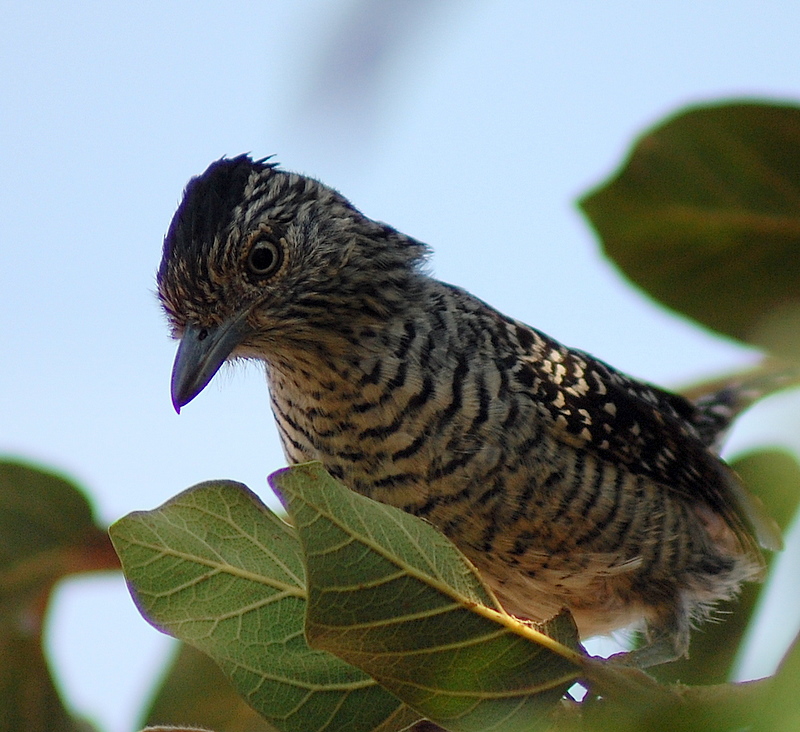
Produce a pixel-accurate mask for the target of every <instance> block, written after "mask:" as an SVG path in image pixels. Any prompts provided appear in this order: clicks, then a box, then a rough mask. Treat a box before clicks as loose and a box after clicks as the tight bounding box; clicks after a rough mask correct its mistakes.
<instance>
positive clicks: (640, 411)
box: [521, 331, 780, 555]
mask: <svg viewBox="0 0 800 732" xmlns="http://www.w3.org/2000/svg"><path fill="white" fill-rule="evenodd" d="M535 333H536V336H537V338H536V342H535V344H534V346H533V347H532V348H531V349H530V351H531V352H530V353H529V354H526V356H524V357H523V358H522V359H521V363H522V364H523V366H522V367H523V368H524V367H526V366H527V368H530V369H533V371H534V374H535V378H534V379H533V385H532V387H531V389H532V392H533V396H534V398H535V399H536V401H537V403H538V404H539V405H540V406H541V407H543V408H544V411H545V412H546V415H547V416H548V417H549V418H550V420H551V422H552V429H553V433H554V434H555V435H556V436H557V437H558V439H560V440H562V441H563V442H565V443H567V444H569V445H572V446H573V447H576V448H579V449H585V450H588V451H590V452H592V453H594V454H595V455H597V456H598V457H600V458H601V459H603V460H606V461H608V462H610V463H614V464H623V465H625V466H626V468H627V469H628V470H629V471H631V472H632V473H635V474H639V475H643V476H646V477H648V478H650V479H652V480H653V481H655V482H656V483H658V484H660V485H663V486H664V487H665V488H666V489H668V490H670V491H672V492H675V493H678V494H680V495H681V496H683V497H684V498H685V499H687V500H689V501H700V502H703V503H706V504H707V505H708V506H710V507H711V508H712V509H713V510H714V511H716V512H717V513H719V514H720V515H721V516H722V517H724V519H725V521H726V522H727V523H728V525H729V526H730V527H731V529H733V531H734V532H735V533H736V535H737V537H738V538H739V540H740V542H741V543H742V545H743V547H745V548H747V549H749V550H752V551H753V553H754V554H756V555H757V554H758V551H757V549H756V546H755V542H754V539H753V537H754V536H755V537H756V538H757V539H758V541H759V543H761V544H762V545H763V546H765V547H767V548H773V549H774V548H778V547H779V546H780V539H779V537H780V534H779V531H778V529H777V526H776V525H775V523H774V521H772V519H771V518H769V517H768V516H767V515H766V514H765V513H764V511H763V510H762V509H761V508H760V506H759V505H758V503H757V502H756V500H755V499H754V498H753V497H752V496H750V495H749V494H748V493H747V492H746V491H745V489H744V487H743V486H742V485H741V482H740V481H739V479H738V477H737V476H736V474H735V473H734V472H733V471H732V470H731V469H730V468H729V467H728V466H727V465H726V464H725V463H723V462H722V461H721V460H720V459H719V458H718V457H717V456H716V455H715V454H714V453H712V452H711V451H710V450H709V449H708V447H707V445H706V444H705V443H704V441H703V439H702V438H701V435H700V434H699V433H698V431H697V429H696V428H695V426H694V424H693V422H694V421H695V420H696V419H697V408H696V407H695V406H694V405H693V404H692V402H690V401H688V400H687V399H684V398H683V397H681V396H678V395H675V394H670V393H669V392H666V391H663V390H661V389H658V388H656V387H652V386H650V385H648V384H645V383H643V382H639V381H636V380H634V379H631V378H630V377H628V376H626V375H624V374H622V373H621V372H619V371H617V370H616V369H613V368H612V367H611V366H608V365H607V364H605V363H603V362H602V361H600V360H598V359H595V358H593V357H592V356H590V355H588V354H586V353H583V352H581V351H576V350H571V349H568V348H566V347H564V346H562V345H561V344H559V343H557V342H555V341H553V340H552V339H549V338H548V337H547V336H545V335H544V334H541V333H539V332H538V331H536V332H535Z"/></svg>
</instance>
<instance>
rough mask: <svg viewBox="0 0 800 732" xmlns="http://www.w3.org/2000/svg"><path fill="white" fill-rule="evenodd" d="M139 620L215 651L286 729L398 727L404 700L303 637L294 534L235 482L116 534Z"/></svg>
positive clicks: (195, 494)
mask: <svg viewBox="0 0 800 732" xmlns="http://www.w3.org/2000/svg"><path fill="white" fill-rule="evenodd" d="M111 536H112V539H113V541H114V545H115V547H116V549H117V551H118V552H119V555H120V557H121V559H122V563H123V569H124V571H125V575H126V577H127V579H128V582H129V585H130V588H131V592H132V593H133V596H134V599H135V601H136V603H137V605H138V606H139V608H140V610H141V611H142V614H143V615H145V617H146V618H147V619H148V620H149V621H150V622H151V623H153V624H154V625H155V626H156V627H159V628H160V629H162V630H163V631H164V632H168V633H170V634H171V635H174V636H175V637H177V638H180V639H181V640H184V641H186V642H187V643H190V644H192V645H193V646H195V647H196V648H198V649H200V650H201V651H203V652H204V653H207V654H208V655H209V656H211V657H212V658H213V659H214V660H215V661H216V662H217V663H218V664H219V666H220V668H221V669H222V670H223V672H224V673H225V675H226V676H227V677H228V678H229V679H230V681H231V683H232V684H233V686H234V688H236V689H237V690H238V691H239V693H240V694H242V695H243V696H244V697H245V699H246V700H247V702H248V703H249V704H250V705H251V706H252V707H253V708H254V709H255V710H256V711H258V712H259V713H260V714H262V715H264V717H266V718H267V719H269V720H270V722H272V723H273V724H274V725H275V726H276V727H277V728H279V729H281V730H286V731H287V732H295V731H296V732H313V730H322V729H325V730H326V732H335V731H337V730H341V731H342V732H344V731H345V730H347V732H358V731H359V730H381V731H382V732H390V731H391V730H399V729H402V728H404V727H405V726H407V725H408V724H410V723H412V722H413V721H415V720H416V719H417V718H418V715H416V714H412V713H411V712H410V711H409V710H408V709H407V708H406V707H405V706H404V705H403V704H402V703H401V702H399V701H398V700H397V699H396V698H395V697H393V696H391V695H390V694H389V693H388V692H387V691H385V690H384V689H382V688H381V687H380V686H378V684H377V683H376V682H375V681H374V680H373V679H371V678H369V677H368V676H366V675H365V674H364V673H363V672H361V671H359V670H358V669H356V668H354V667H352V666H349V665H348V664H346V663H344V662H343V661H340V660H339V659H338V658H336V657H335V656H332V655H330V654H328V653H325V652H323V651H317V650H312V649H310V648H309V647H308V645H307V644H306V640H305V636H304V633H303V618H304V615H305V606H306V594H305V592H306V591H305V571H304V568H303V562H302V555H301V551H300V544H299V542H298V540H297V537H296V535H295V533H294V530H293V529H292V528H291V527H290V526H289V525H287V524H286V523H285V522H284V521H282V520H281V519H279V518H278V517H277V516H276V515H275V514H273V513H272V512H271V511H270V510H269V509H268V508H267V507H266V506H265V505H264V504H263V503H262V502H261V501H260V500H259V499H258V497H257V496H256V495H255V494H254V493H252V492H251V491H250V490H248V489H247V488H246V487H245V486H243V485H241V484H239V483H233V482H230V481H218V482H210V483H202V484H200V485H198V486H195V487H194V488H191V489H189V490H188V491H185V492H183V493H181V494H180V495H178V496H177V497H175V498H173V499H172V500H170V501H168V502H167V503H166V504H164V505H163V506H162V507H161V508H158V509H156V510H154V511H149V512H137V513H133V514H130V515H129V516H127V517H126V518H124V519H122V520H120V521H118V522H117V523H116V524H114V525H113V526H112V527H111Z"/></svg>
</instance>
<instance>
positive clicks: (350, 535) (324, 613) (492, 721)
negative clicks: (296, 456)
mask: <svg viewBox="0 0 800 732" xmlns="http://www.w3.org/2000/svg"><path fill="white" fill-rule="evenodd" d="M270 480H271V483H272V485H273V487H274V488H275V489H276V491H278V493H279V494H280V495H281V496H282V499H283V500H284V502H285V504H286V506H287V508H288V510H289V513H290V515H291V516H292V519H293V522H294V524H295V526H296V527H297V530H298V533H299V535H300V541H301V542H302V544H303V549H304V551H305V554H306V563H307V571H308V585H309V590H308V591H309V603H308V615H307V620H306V634H307V636H308V638H309V643H310V644H311V645H312V646H313V647H317V648H324V649H326V650H329V651H331V652H333V653H336V654H337V655H338V656H340V657H341V658H343V659H345V660H346V661H348V662H349V663H352V664H353V665H355V666H358V667H359V668H362V669H364V670H365V671H366V672H367V673H369V674H370V675H371V676H373V677H374V678H375V679H377V680H378V681H379V682H380V683H381V685H382V686H384V687H386V688H387V689H389V690H390V691H391V692H393V693H394V694H396V695H397V696H398V697H400V698H401V699H403V700H404V701H406V702H407V703H408V704H409V706H411V707H413V708H414V709H416V710H418V711H419V712H420V713H422V714H423V715H424V716H425V717H427V718H429V719H431V720H433V721H434V722H436V723H437V724H441V725H442V726H444V727H446V728H447V729H448V730H453V731H454V732H459V731H462V730H463V731H468V730H469V731H472V730H476V731H477V730H480V731H481V732H488V731H489V730H497V731H498V732H499V731H500V730H503V731H506V730H508V731H511V730H530V729H533V728H535V727H536V726H537V724H542V723H543V722H544V721H546V717H547V715H548V713H549V712H550V710H551V709H552V707H553V706H554V705H555V704H556V703H557V702H558V700H559V699H560V698H561V696H562V695H563V694H564V692H565V691H566V689H567V688H569V686H570V685H571V684H572V683H574V681H575V679H576V678H577V677H578V675H579V674H580V673H581V670H582V668H583V663H584V656H582V655H581V654H580V652H579V651H578V648H579V646H578V642H577V633H576V630H575V626H574V624H573V623H572V621H571V618H570V617H569V616H568V615H567V614H564V615H561V616H559V617H557V618H556V619H554V620H553V621H551V622H550V623H549V624H546V625H545V626H544V627H541V628H539V627H533V626H531V625H527V624H523V623H521V622H519V621H518V620H516V619H515V618H512V617H511V616H509V615H507V614H506V613H505V612H503V610H502V608H501V607H500V605H499V604H498V602H497V600H496V599H495V598H494V596H493V595H492V594H491V592H490V591H489V590H488V589H486V588H485V587H484V585H483V584H482V583H481V581H480V578H479V576H478V574H477V571H476V570H475V568H474V567H473V566H472V565H471V564H470V563H469V562H468V561H467V560H466V558H465V557H464V556H463V555H462V554H461V553H460V552H459V551H458V550H457V549H456V548H455V547H454V546H453V544H452V543H451V542H450V541H449V540H448V539H447V538H446V537H445V536H444V535H443V534H441V533H440V532H439V531H437V530H436V529H434V528H433V527H432V526H431V525H430V524H428V523H427V522H426V521H423V520H421V519H419V518H417V517H414V516H411V515H409V514H407V513H405V512H403V511H400V510H398V509H395V508H392V507H390V506H386V505H383V504H380V503H376V502H374V501H371V500H370V499H368V498H365V497H363V496H360V495H358V494H356V493H354V492H353V491H351V490H349V489H347V488H346V487H344V486H343V485H341V484H339V483H337V482H336V481H335V480H334V479H333V478H331V477H330V476H329V475H328V474H327V473H326V472H325V471H324V469H323V468H322V466H321V465H320V464H319V463H308V464H304V465H299V466H295V467H294V468H290V469H287V470H284V471H280V472H279V473H276V474H274V475H273V476H272V477H271V479H270Z"/></svg>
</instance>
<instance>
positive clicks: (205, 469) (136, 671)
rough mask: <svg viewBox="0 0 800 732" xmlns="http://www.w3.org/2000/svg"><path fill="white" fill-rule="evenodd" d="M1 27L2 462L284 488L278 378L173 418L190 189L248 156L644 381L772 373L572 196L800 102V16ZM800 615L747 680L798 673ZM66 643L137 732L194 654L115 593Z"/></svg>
mask: <svg viewBox="0 0 800 732" xmlns="http://www.w3.org/2000/svg"><path fill="white" fill-rule="evenodd" d="M0 21H2V22H0V141H2V147H0V154H1V155H2V164H0V335H1V336H2V343H3V346H2V348H3V354H2V355H3V358H2V361H3V363H2V367H0V417H1V418H0V453H4V454H6V455H12V456H21V457H24V458H26V459H32V460H36V461H41V462H42V463H44V464H45V465H48V466H52V467H54V468H57V469H59V470H62V471H65V472H66V473H68V474H69V475H71V476H73V477H75V478H76V479H77V480H78V481H79V482H81V483H82V484H83V485H84V486H85V487H86V488H87V490H88V491H89V492H90V493H91V496H92V500H93V501H94V504H95V506H96V510H97V514H98V518H99V520H100V521H101V522H103V523H110V522H111V521H113V520H115V519H117V518H119V517H120V516H122V515H124V514H126V513H128V512H129V511H132V510H137V509H147V508H153V507H155V506H157V505H158V504H160V503H162V502H163V501H164V500H166V499H168V498H169V497H170V496H172V495H174V494H175V493H177V492H179V491H180V490H182V489H184V488H186V487H188V486H190V485H192V484H194V483H196V482H199V481H201V480H205V479H211V478H231V479H235V480H240V481H243V482H245V483H247V484H248V485H249V486H250V487H251V488H253V489H255V490H257V491H258V492H260V493H261V494H262V495H265V494H266V493H267V491H268V489H267V488H266V483H265V477H266V475H267V474H268V473H270V472H272V471H273V470H275V469H277V468H279V467H281V466H282V465H283V464H284V460H283V455H282V453H281V450H280V447H279V443H278V439H277V436H276V432H275V429H274V426H273V423H272V417H271V414H270V412H269V405H268V398H267V392H266V387H265V385H264V382H263V375H262V374H261V373H260V372H259V370H258V369H257V368H256V367H254V366H250V367H241V366H239V367H235V368H228V369H226V370H225V371H224V372H223V373H221V374H220V375H218V376H217V378H215V380H214V381H213V382H212V384H211V385H210V387H209V388H207V389H206V390H205V391H204V392H203V394H202V395H201V396H200V397H199V398H198V399H196V400H195V401H194V402H192V404H191V405H189V406H188V407H186V408H185V409H184V410H183V411H182V413H181V415H180V416H178V415H176V414H175V413H174V411H173V410H172V407H171V404H170V399H169V375H170V369H171V365H172V359H173V357H174V352H175V344H174V343H173V342H171V341H170V340H169V338H168V334H167V329H166V326H165V323H164V319H163V317H162V316H161V313H160V312H159V308H158V305H157V302H156V299H155V297H154V273H155V269H156V267H157V265H158V262H159V258H160V249H161V244H162V240H163V236H164V233H165V231H166V229H167V226H168V224H169V221H170V218H171V216H172V213H173V212H174V209H175V207H176V206H177V204H178V201H179V199H180V195H181V191H182V189H183V186H184V185H185V184H186V182H187V180H188V179H189V178H190V177H191V176H192V175H196V174H198V173H200V172H201V171H202V170H204V169H205V168H206V166H207V165H208V164H209V163H210V162H211V161H212V160H215V159H217V158H219V157H221V156H222V155H236V154H239V153H242V152H252V153H253V154H254V155H257V156H264V155H270V154H275V155H276V158H277V159H278V160H279V161H280V162H281V163H282V165H283V166H284V167H286V168H288V169H293V170H297V171H299V172H303V173H306V174H310V175H313V176H315V177H318V178H320V179H321V180H323V181H325V182H326V183H328V184H330V185H332V186H334V187H336V188H338V189H339V190H340V191H342V192H343V193H344V194H345V195H346V196H347V197H348V198H350V199H351V200H352V201H353V202H354V204H355V205H356V206H358V207H359V208H360V209H361V210H363V211H364V212H365V213H366V214H367V215H369V216H371V217H373V218H376V219H380V220H383V221H386V222H388V223H390V224H392V225H393V226H395V227H397V228H399V229H400V230H402V231H404V232H405V233H407V234H409V235H412V236H414V237H416V238H418V239H421V240H423V241H425V242H428V243H429V244H431V245H432V246H433V248H434V258H433V260H432V269H433V271H434V272H435V274H436V276H437V277H439V278H440V279H442V280H444V281H447V282H452V283H455V284H458V285H461V286H463V287H466V288H467V289H469V290H471V291H472V292H473V293H475V294H476V295H478V296H479V297H481V298H483V299H485V300H487V301H489V302H490V303H492V304H493V305H495V306H497V307H498V308H500V309H501V310H503V311H505V312H506V313H508V314H509V315H512V316H514V317H517V318H519V319H521V320H524V321H526V322H528V323H530V324H531V325H534V326H536V327H538V328H540V329H542V330H544V331H546V332H547V333H549V334H551V335H553V336H554V337H556V338H558V339H559V340H561V341H562V342H564V343H566V344H568V345H572V346H577V347H580V348H582V349H584V350H587V351H590V352H592V353H594V354H595V355H597V356H599V357H601V358H603V359H604V360H607V361H609V362H611V363H612V364H614V365H616V366H617V367H619V368H621V369H623V370H625V371H627V372H629V373H631V374H634V375H636V376H638V377H641V378H645V379H648V380H650V381H654V382H656V383H659V384H663V385H668V386H677V385H680V384H685V383H687V382H691V381H693V380H696V379H699V378H701V377H703V376H708V375H714V374H717V373H720V372H723V371H729V370H732V369H734V368H736V367H737V366H740V365H742V364H744V363H748V362H751V361H752V360H753V353H752V352H749V351H747V350H746V349H744V348H742V347H740V346H737V345H736V344H733V343H731V342H729V341H725V340H723V339H721V338H719V337H715V336H714V335H712V334H710V333H708V332H705V331H702V330H700V329H699V328H697V327H696V326H694V325H692V324H691V323H688V322H686V321H684V320H682V319H680V318H679V317H677V316H675V315H674V314H670V313H667V312H665V311H664V310H662V309H660V308H659V307H658V306H656V305H655V304H653V303H652V302H650V301H648V300H647V299H646V298H645V297H644V296H643V295H642V294H641V293H639V292H637V291H635V290H634V289H633V288H631V287H630V286H629V285H628V284H626V283H625V281H624V280H623V279H622V278H621V277H620V275H619V274H618V273H617V272H616V271H615V269H614V268H613V266H612V265H610V264H609V263H608V262H606V261H605V260H604V259H603V258H602V256H601V254H600V252H599V249H598V246H597V244H596V241H595V240H594V238H593V235H592V233H591V231H590V230H589V228H588V226H587V224H586V222H585V221H584V220H583V219H582V218H581V216H580V214H579V212H578V211H577V209H576V206H575V200H576V198H577V197H578V196H579V195H580V194H582V193H584V192H585V191H586V190H587V189H588V188H590V187H592V186H594V185H596V184H597V183H599V182H600V181H601V180H603V179H604V177H605V176H607V175H608V174H610V173H611V172H612V171H613V170H614V169H615V168H616V167H617V166H618V165H619V163H620V162H621V160H622V159H623V157H624V155H625V153H626V150H627V149H628V147H629V145H630V143H631V141H632V140H633V139H634V138H635V137H636V136H637V135H639V134H640V133H641V132H642V131H643V130H644V129H645V128H647V127H648V126H649V125H651V124H653V123H655V122H657V121H659V120H661V119H662V118H663V117H664V116H666V115H668V114H671V113H673V112H675V111H676V110H678V109H679V108H681V107H683V106H684V105H686V104H689V103H698V102H705V101H714V100H720V99H725V98H732V97H735V98H741V97H759V98H775V99H782V100H786V99H788V100H798V99H800V43H798V39H797V28H798V27H800V6H795V5H794V4H793V3H787V2H785V1H780V2H779V1H772V0H761V1H760V2H757V3H756V2H740V1H738V0H725V1H722V0H717V1H709V2H703V3H698V2H696V0H691V1H680V0H673V2H670V3H654V2H645V3H635V2H632V0H629V1H627V2H615V1H614V0H606V1H605V2H602V3H599V2H591V1H590V0H585V1H583V2H579V1H575V2H563V1H560V2H555V1H550V2H548V1H541V2H530V1H522V0H519V1H517V2H514V1H512V0H497V1H493V2H487V1H484V2H478V1H477V0H371V1H367V0H360V1H357V0H350V1H345V0H340V1H333V0H331V1H328V2H323V1H322V0H316V1H314V0H272V1H269V0H261V1H260V2H244V1H241V0H228V1H227V2H225V3H212V2H203V1H202V0H200V1H198V2H193V3H189V2H171V1H169V0H166V1H165V0H160V1H159V2H139V3H136V4H133V3H127V4H123V3H108V2H81V1H80V0H75V1H73V2H70V3H57V2H46V1H44V0H41V1H40V2H28V3H23V2H10V1H9V0H5V2H2V3H0ZM787 404H788V406H787ZM798 407H800V399H797V398H795V399H794V400H793V401H792V400H791V399H790V400H783V401H782V402H781V403H780V404H778V403H777V402H775V403H767V404H764V405H763V406H760V407H758V408H756V409H755V410H753V411H752V412H751V414H749V415H748V416H747V417H746V418H745V419H744V421H743V424H742V427H741V428H739V429H737V430H736V432H735V433H734V435H733V437H732V442H731V447H732V449H733V450H734V451H735V450H736V449H738V448H741V447H742V446H744V445H748V444H753V443H755V444H773V443H780V444H784V445H786V444H788V445H791V446H793V447H795V448H799V447H800V444H796V443H797V437H796V436H797V435H798V434H800V419H799V418H798V417H797V414H798V413H799V412H800V410H799V409H798ZM787 432H788V433H789V434H790V436H789V437H787ZM792 434H793V435H794V436H795V437H794V438H792V437H791V435H792ZM793 439H794V440H795V443H793V442H792V440H793ZM273 505H274V504H273ZM795 533H797V532H795ZM798 554H800V552H798V551H796V550H795V551H794V552H787V553H786V560H785V561H784V563H783V566H782V569H781V570H780V571H783V572H785V573H787V574H788V575H790V576H794V577H797V576H800V567H798V564H797V561H798V560H797V556H798ZM795 584H796V582H795ZM797 599H798V598H797V597H791V596H788V597H787V596H785V595H784V596H778V597H777V599H776V600H775V601H774V609H773V610H772V611H771V613H772V614H771V615H770V616H769V620H768V621H767V622H766V623H765V624H764V627H769V628H772V629H773V630H774V629H775V628H777V629H779V631H780V632H779V633H778V634H777V635H776V634H775V633H773V634H772V635H771V636H769V641H768V643H767V648H766V649H764V648H761V649H760V650H759V651H758V653H756V654H754V656H753V657H752V658H750V659H749V660H745V662H744V665H743V667H742V675H743V676H744V677H747V676H758V675H761V674H764V673H768V672H770V671H771V670H772V667H773V666H774V664H775V662H776V661H777V659H778V658H779V656H780V653H781V651H782V649H783V647H784V646H785V644H786V643H787V642H788V639H789V638H791V637H792V636H793V635H794V632H795V629H796V627H797V623H798V620H797V617H796V611H795V614H794V615H792V614H791V613H792V610H791V608H792V607H796V606H797V605H798V603H797ZM781 633H782V635H781ZM779 636H780V637H779ZM48 649H49V651H50V653H51V657H52V659H53V663H54V665H55V667H56V669H57V673H58V675H59V678H60V680H61V685H62V688H63V689H64V692H65V695H66V696H67V698H68V700H69V701H70V702H71V703H72V705H73V706H74V707H75V708H76V709H77V711H78V712H80V713H82V714H85V715H87V716H88V717H89V718H90V719H92V720H94V721H95V722H96V723H97V724H98V725H99V726H100V728H101V729H103V730H108V731H109V732H127V731H128V730H131V729H133V728H134V724H135V721H136V718H137V715H138V712H139V710H140V708H141V706H142V704H143V702H144V700H145V698H146V696H147V694H148V693H149V691H150V690H151V688H152V686H153V683H154V681H155V675H156V673H157V671H156V669H158V668H159V667H160V665H161V664H162V663H163V661H164V659H165V657H166V655H167V654H168V650H169V644H168V642H167V641H166V639H165V638H164V637H163V636H161V635H160V634H159V633H157V632H156V631H154V630H153V629H152V628H150V626H148V625H147V624H146V623H145V622H144V621H143V620H142V619H141V618H140V616H139V615H138V613H137V612H136V610H135V608H134V606H133V604H132V602H131V601H130V597H129V596H128V594H127V591H126V589H125V587H124V584H123V582H122V579H121V578H120V577H103V578H95V579H91V580H89V581H85V580H82V581H70V582H68V583H65V584H64V585H63V586H62V587H61V588H60V589H59V590H58V592H57V596H56V598H55V606H54V607H53V610H52V614H51V617H50V625H49V633H48Z"/></svg>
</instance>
